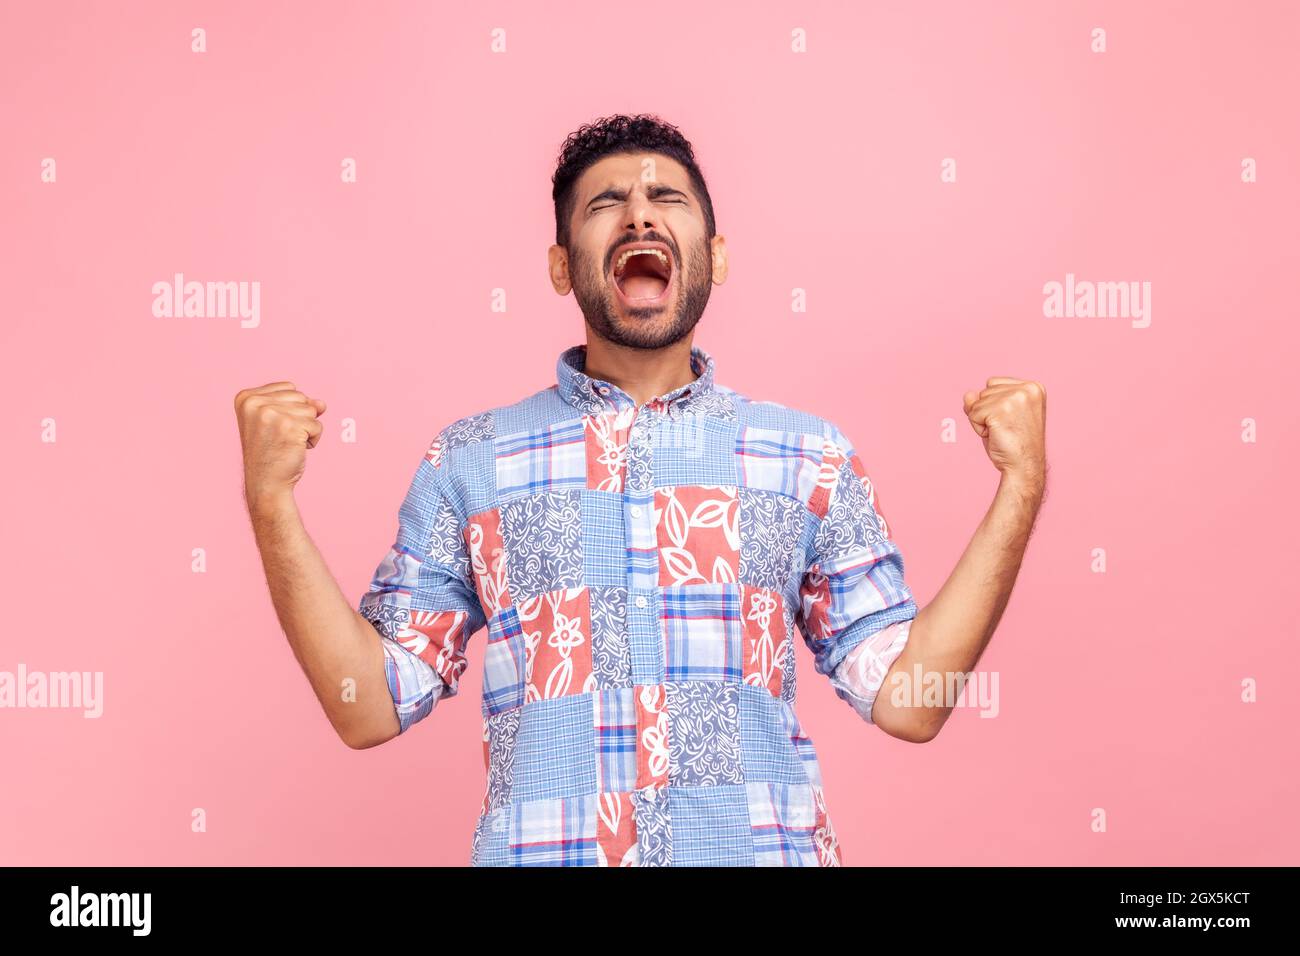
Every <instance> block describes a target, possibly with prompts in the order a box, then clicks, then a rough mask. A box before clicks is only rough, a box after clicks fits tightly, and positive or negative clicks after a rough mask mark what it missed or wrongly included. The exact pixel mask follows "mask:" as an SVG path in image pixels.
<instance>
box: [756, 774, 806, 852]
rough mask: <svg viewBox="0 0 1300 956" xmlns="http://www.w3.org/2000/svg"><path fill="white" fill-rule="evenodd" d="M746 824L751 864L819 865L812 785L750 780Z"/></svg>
mask: <svg viewBox="0 0 1300 956" xmlns="http://www.w3.org/2000/svg"><path fill="white" fill-rule="evenodd" d="M746 786H747V791H748V795H749V825H750V827H751V829H752V831H753V839H754V865H755V866H820V865H821V863H820V861H819V859H818V856H817V850H816V845H815V842H814V835H815V832H816V830H817V809H816V806H815V804H814V800H813V791H812V787H811V786H809V785H808V784H806V783H803V784H781V783H750V784H747V785H746Z"/></svg>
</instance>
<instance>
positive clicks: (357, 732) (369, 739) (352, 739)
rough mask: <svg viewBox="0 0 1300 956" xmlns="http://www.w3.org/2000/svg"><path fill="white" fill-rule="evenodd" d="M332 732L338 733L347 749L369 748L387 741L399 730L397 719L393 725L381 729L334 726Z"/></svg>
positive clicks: (398, 732) (399, 731)
mask: <svg viewBox="0 0 1300 956" xmlns="http://www.w3.org/2000/svg"><path fill="white" fill-rule="evenodd" d="M334 732H335V733H337V734H338V736H339V739H340V740H342V741H343V743H344V744H345V745H346V746H347V747H348V749H349V750H370V749H371V748H372V747H378V746H379V745H380V744H385V743H388V741H390V740H392V739H393V738H394V737H396V736H398V734H400V733H401V730H400V726H399V725H398V723H397V721H396V720H394V721H393V726H391V727H385V728H383V729H376V728H374V727H337V726H336V727H335V728H334Z"/></svg>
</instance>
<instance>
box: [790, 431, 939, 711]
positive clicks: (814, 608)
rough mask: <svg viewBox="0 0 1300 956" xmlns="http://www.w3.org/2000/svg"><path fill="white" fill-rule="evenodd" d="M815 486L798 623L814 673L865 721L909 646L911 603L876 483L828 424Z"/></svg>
mask: <svg viewBox="0 0 1300 956" xmlns="http://www.w3.org/2000/svg"><path fill="white" fill-rule="evenodd" d="M821 484H822V486H823V487H824V488H826V490H827V499H826V500H827V507H826V510H825V514H824V515H823V516H822V518H821V521H820V523H819V524H818V526H817V530H816V533H815V535H814V537H813V540H812V545H811V551H810V554H809V555H808V561H807V564H806V571H805V572H804V575H803V579H802V582H801V585H800V592H799V595H800V606H799V610H798V613H797V615H796V622H797V623H798V625H799V628H800V631H801V632H802V634H803V637H804V641H805V642H806V643H807V644H808V646H809V648H810V649H811V650H812V652H813V656H814V661H815V667H816V669H817V672H818V673H820V674H825V675H826V676H827V677H828V678H829V679H830V682H831V686H832V687H833V688H834V689H835V692H836V695H837V696H839V697H840V699H842V700H844V701H845V702H846V703H848V704H849V705H850V706H852V707H853V709H854V710H855V711H857V713H858V714H859V715H861V716H862V717H863V718H864V719H865V720H867V721H868V722H871V707H872V705H873V704H874V703H875V698H876V695H877V694H878V693H879V691H880V689H881V685H882V684H883V682H884V678H885V675H886V673H887V672H888V671H889V668H890V667H891V666H893V664H894V662H895V661H896V660H897V659H898V656H899V655H900V654H902V652H903V649H904V647H905V646H906V644H907V639H908V635H909V633H910V629H911V621H912V620H913V619H914V618H915V617H916V613H917V606H916V602H915V600H914V598H913V595H912V592H911V589H910V588H909V587H908V585H907V582H906V581H905V579H904V566H903V555H902V552H901V551H900V550H899V548H898V545H897V544H896V543H895V541H894V539H893V537H892V535H891V532H890V528H889V525H888V523H887V522H886V521H885V518H884V516H883V515H882V514H881V511H880V509H879V499H878V495H877V490H876V487H875V485H874V483H873V482H872V480H871V478H870V477H869V476H868V474H867V472H866V469H865V467H864V466H863V463H862V460H861V458H860V457H859V456H858V454H857V452H856V450H855V449H854V447H853V446H852V444H851V443H849V442H848V440H847V439H845V438H844V435H843V433H842V432H841V431H839V429H838V428H836V427H835V426H833V425H830V426H828V430H827V439H826V449H825V452H824V454H823V475H822V482H821Z"/></svg>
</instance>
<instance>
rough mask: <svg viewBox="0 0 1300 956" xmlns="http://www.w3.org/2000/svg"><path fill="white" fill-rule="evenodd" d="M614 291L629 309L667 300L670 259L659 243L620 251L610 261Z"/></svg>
mask: <svg viewBox="0 0 1300 956" xmlns="http://www.w3.org/2000/svg"><path fill="white" fill-rule="evenodd" d="M613 280H614V287H615V288H616V289H617V290H618V293H619V295H620V297H621V298H622V299H623V300H624V301H625V302H626V303H627V304H628V305H633V306H641V307H644V306H647V305H654V304H655V303H657V302H661V301H663V300H664V299H665V298H667V295H668V290H669V288H670V287H671V286H672V281H673V258H672V255H671V253H670V251H669V249H668V247H667V246H665V245H664V244H663V243H661V242H648V243H636V244H634V245H631V246H626V247H624V248H623V249H622V250H621V251H620V252H619V254H618V255H617V256H616V257H615V259H614V266H613Z"/></svg>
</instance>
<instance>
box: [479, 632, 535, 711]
mask: <svg viewBox="0 0 1300 956" xmlns="http://www.w3.org/2000/svg"><path fill="white" fill-rule="evenodd" d="M526 664H527V662H526V659H525V648H524V632H523V629H522V628H520V626H519V614H518V612H516V611H515V609H514V608H512V607H508V608H506V609H505V610H504V611H502V612H501V613H500V614H497V615H496V616H495V617H493V618H492V619H491V620H489V621H488V641H487V649H486V650H485V651H484V652H483V704H484V712H485V713H486V714H489V715H491V714H499V713H501V711H503V710H509V709H510V708H511V707H522V706H523V704H524V671H525V667H526Z"/></svg>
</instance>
